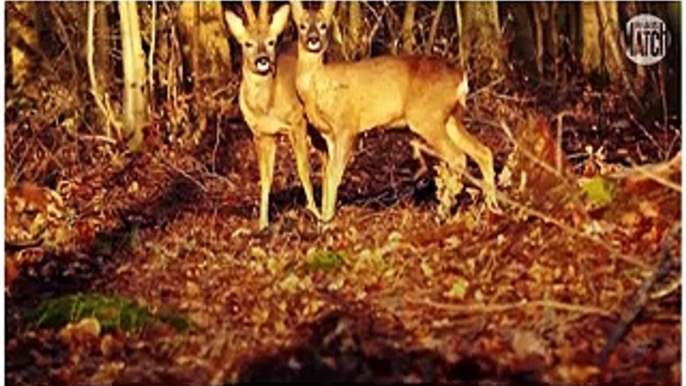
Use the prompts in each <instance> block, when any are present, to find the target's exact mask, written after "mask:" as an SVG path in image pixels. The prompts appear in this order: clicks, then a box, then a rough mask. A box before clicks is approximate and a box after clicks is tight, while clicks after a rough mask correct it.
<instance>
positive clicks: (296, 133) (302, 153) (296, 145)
mask: <svg viewBox="0 0 686 386" xmlns="http://www.w3.org/2000/svg"><path fill="white" fill-rule="evenodd" d="M289 138H290V140H291V144H292V145H293V153H295V164H296V167H297V169H298V176H299V177H300V182H301V183H302V185H303V190H305V198H306V199H307V209H308V210H309V211H310V212H311V213H312V214H313V215H314V216H315V217H316V218H317V220H319V219H321V214H320V212H319V209H317V204H316V203H315V201H314V194H313V193H312V181H311V180H310V157H309V151H308V148H307V123H306V122H305V121H304V120H301V121H300V122H298V123H296V124H295V125H293V127H292V131H291V133H290V136H289Z"/></svg>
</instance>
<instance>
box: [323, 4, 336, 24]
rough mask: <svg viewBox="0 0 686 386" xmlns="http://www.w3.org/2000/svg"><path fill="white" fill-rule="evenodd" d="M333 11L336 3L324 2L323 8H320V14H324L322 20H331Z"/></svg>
mask: <svg viewBox="0 0 686 386" xmlns="http://www.w3.org/2000/svg"><path fill="white" fill-rule="evenodd" d="M334 9H336V2H335V1H325V2H324V7H322V13H323V14H324V18H325V19H326V20H327V21H329V20H331V17H332V16H333V11H334Z"/></svg>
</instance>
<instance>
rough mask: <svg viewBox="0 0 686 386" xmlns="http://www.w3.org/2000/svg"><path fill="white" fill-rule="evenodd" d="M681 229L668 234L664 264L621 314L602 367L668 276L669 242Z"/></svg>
mask: <svg viewBox="0 0 686 386" xmlns="http://www.w3.org/2000/svg"><path fill="white" fill-rule="evenodd" d="M680 229H681V222H678V223H676V224H674V225H673V226H672V229H671V230H670V231H669V233H667V236H666V237H665V239H664V240H663V241H662V262H661V263H660V265H659V266H658V268H657V270H656V271H655V272H653V274H652V275H650V276H649V277H648V278H646V279H645V281H643V284H641V286H640V287H639V288H638V289H637V290H636V292H635V293H634V294H633V295H632V301H631V307H630V308H629V309H627V310H625V311H624V312H622V313H621V315H620V316H621V318H620V320H619V322H618V323H617V326H616V327H615V329H614V330H613V331H612V334H610V337H609V338H608V339H607V342H606V343H605V347H603V350H602V351H601V352H600V356H599V358H598V362H599V365H600V366H604V365H605V364H606V363H607V360H608V358H609V357H610V354H611V353H612V350H614V348H615V346H616V345H617V343H619V341H620V340H621V339H622V337H623V336H624V334H625V333H626V332H627V330H628V329H629V327H630V326H631V323H633V321H634V320H636V317H637V316H638V314H640V313H641V311H642V310H643V308H644V307H645V305H646V303H647V302H648V299H649V295H650V290H651V288H652V287H653V286H654V285H655V283H656V282H658V281H660V280H662V278H664V277H665V276H667V274H668V273H669V270H670V269H671V268H672V264H673V262H672V259H671V256H670V253H669V243H668V242H669V239H670V238H671V237H672V236H675V235H677V233H678V231H679V230H680Z"/></svg>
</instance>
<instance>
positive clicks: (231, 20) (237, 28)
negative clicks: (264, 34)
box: [224, 11, 245, 44]
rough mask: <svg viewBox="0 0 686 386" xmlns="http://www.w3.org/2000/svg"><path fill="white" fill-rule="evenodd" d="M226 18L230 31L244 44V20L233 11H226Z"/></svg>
mask: <svg viewBox="0 0 686 386" xmlns="http://www.w3.org/2000/svg"><path fill="white" fill-rule="evenodd" d="M224 18H225V19H226V24H228V25H229V30H231V33H232V34H233V36H234V37H236V40H238V42H239V43H241V44H242V43H243V41H244V40H245V26H244V25H243V20H241V18H240V17H238V16H236V14H235V13H233V12H231V11H226V13H224Z"/></svg>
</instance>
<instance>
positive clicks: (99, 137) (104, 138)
mask: <svg viewBox="0 0 686 386" xmlns="http://www.w3.org/2000/svg"><path fill="white" fill-rule="evenodd" d="M79 140H87V141H96V142H105V143H109V144H110V145H116V144H117V141H116V140H114V139H112V138H110V137H108V136H105V135H86V134H84V135H79Z"/></svg>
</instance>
